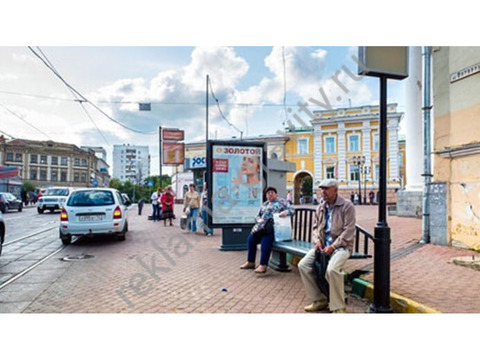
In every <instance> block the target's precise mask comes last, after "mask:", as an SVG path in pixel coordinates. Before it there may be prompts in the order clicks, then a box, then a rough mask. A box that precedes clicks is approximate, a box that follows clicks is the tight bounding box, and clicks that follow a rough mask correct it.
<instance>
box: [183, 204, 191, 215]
mask: <svg viewBox="0 0 480 360" xmlns="http://www.w3.org/2000/svg"><path fill="white" fill-rule="evenodd" d="M184 212H185V215H187V216H188V215H190V206H187V207H186V209H185V211H184Z"/></svg>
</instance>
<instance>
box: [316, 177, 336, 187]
mask: <svg viewBox="0 0 480 360" xmlns="http://www.w3.org/2000/svg"><path fill="white" fill-rule="evenodd" d="M318 187H319V188H329V187H336V188H338V181H337V180H335V179H325V180H323V181H322V182H321V183H320V185H318Z"/></svg>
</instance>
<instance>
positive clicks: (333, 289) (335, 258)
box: [298, 179, 356, 313]
mask: <svg viewBox="0 0 480 360" xmlns="http://www.w3.org/2000/svg"><path fill="white" fill-rule="evenodd" d="M319 188H320V189H321V190H322V195H323V200H322V201H321V202H320V204H319V205H318V207H317V210H316V212H315V218H314V220H313V227H312V230H313V234H312V239H313V242H314V243H315V246H314V247H313V249H311V250H310V251H309V252H308V253H307V254H306V255H305V256H304V257H303V259H302V260H301V261H300V262H299V263H298V270H299V273H300V277H301V279H302V282H303V286H304V288H305V291H306V293H307V297H308V298H310V300H311V301H312V303H311V304H310V305H308V306H306V307H305V311H307V312H315V311H320V310H324V309H327V308H329V309H330V311H331V312H334V313H344V312H345V311H346V304H345V288H344V273H343V266H344V264H345V262H346V261H347V260H348V258H349V257H350V255H351V253H352V250H353V244H354V241H355V221H356V220H355V206H353V204H352V202H351V201H349V200H347V199H345V198H343V197H341V196H340V195H338V182H337V180H334V179H326V180H324V181H322V182H321V183H320V186H319ZM317 250H320V251H322V252H323V253H324V254H325V255H326V257H328V258H329V260H328V265H327V268H326V271H325V279H326V280H327V282H328V293H329V294H328V295H329V298H328V295H327V294H325V293H324V292H322V291H321V289H320V287H319V285H318V283H317V279H316V275H315V274H316V272H315V271H314V264H315V252H316V251H317Z"/></svg>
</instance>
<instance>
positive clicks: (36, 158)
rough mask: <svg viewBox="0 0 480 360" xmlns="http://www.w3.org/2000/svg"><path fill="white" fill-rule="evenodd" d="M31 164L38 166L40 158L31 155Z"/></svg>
mask: <svg viewBox="0 0 480 360" xmlns="http://www.w3.org/2000/svg"><path fill="white" fill-rule="evenodd" d="M30 163H32V164H37V163H38V156H37V155H34V154H32V155H30Z"/></svg>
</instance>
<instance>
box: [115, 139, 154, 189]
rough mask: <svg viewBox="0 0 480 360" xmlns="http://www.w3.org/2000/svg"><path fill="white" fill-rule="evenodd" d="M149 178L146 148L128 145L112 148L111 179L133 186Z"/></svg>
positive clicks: (148, 155) (148, 160)
mask: <svg viewBox="0 0 480 360" xmlns="http://www.w3.org/2000/svg"><path fill="white" fill-rule="evenodd" d="M149 176H150V153H149V150H148V146H136V145H130V144H127V145H125V144H123V145H114V146H113V177H114V178H116V179H119V180H121V181H122V182H123V181H130V182H132V183H133V184H141V183H143V181H144V180H145V179H146V178H147V177H149Z"/></svg>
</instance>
